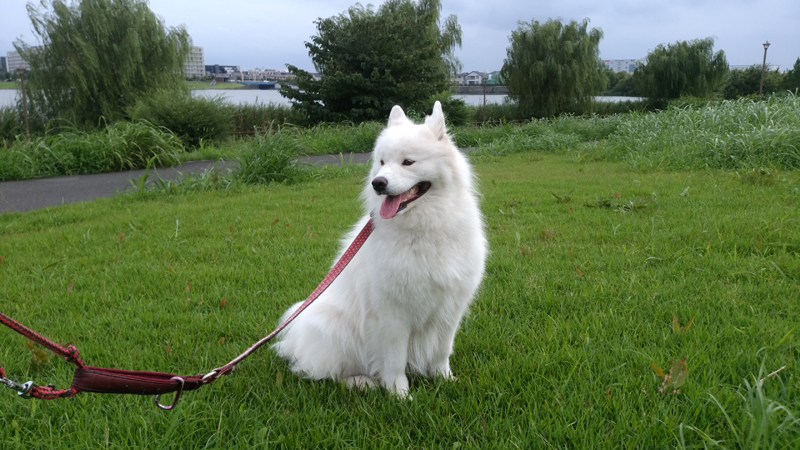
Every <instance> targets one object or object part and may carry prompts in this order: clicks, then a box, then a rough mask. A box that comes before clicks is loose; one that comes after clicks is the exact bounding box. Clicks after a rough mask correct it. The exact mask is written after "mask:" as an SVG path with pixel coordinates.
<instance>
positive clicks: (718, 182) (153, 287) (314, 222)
mask: <svg viewBox="0 0 800 450" xmlns="http://www.w3.org/2000/svg"><path fill="white" fill-rule="evenodd" d="M587 159H588V158H581V157H576V155H575V154H569V155H564V154H555V155H554V154H544V153H531V152H524V153H518V154H512V155H508V156H502V157H499V156H494V157H492V156H490V157H486V158H484V157H482V158H479V160H478V162H477V164H476V169H477V173H478V175H479V177H480V180H481V182H480V185H481V193H482V196H483V197H482V206H483V211H484V214H485V218H486V222H487V231H488V235H489V240H490V247H491V252H492V253H491V255H490V258H489V261H488V266H487V273H486V277H485V281H484V284H483V287H482V289H481V291H480V294H479V296H478V298H477V299H476V301H475V304H474V305H473V307H472V308H471V313H470V315H469V317H468V318H467V319H466V320H465V321H464V323H463V326H462V328H461V330H460V331H459V334H458V335H457V338H456V345H455V353H454V355H453V356H452V358H451V364H452V366H453V371H454V373H455V375H456V376H457V377H458V381H456V382H445V381H442V380H429V379H424V378H420V377H412V388H411V389H412V394H413V396H414V400H413V401H410V402H409V401H402V400H398V399H396V398H394V397H392V396H391V395H389V394H387V393H386V392H385V391H383V390H373V391H366V392H361V391H349V390H347V389H346V388H344V387H342V386H340V385H338V384H336V383H333V382H310V381H306V380H302V379H299V378H297V377H296V376H295V375H293V374H292V373H291V372H290V371H289V370H288V368H287V364H286V363H285V362H284V361H281V360H279V359H278V358H277V357H276V356H275V355H274V354H273V353H271V352H270V351H268V350H262V351H260V352H259V353H257V354H255V355H254V356H252V357H251V358H250V359H248V360H247V361H245V362H244V363H242V364H240V366H239V367H238V368H237V371H236V372H235V373H234V374H233V375H231V376H229V377H226V378H223V379H222V380H220V381H218V382H217V383H215V384H214V385H211V386H207V387H205V388H203V389H201V390H199V391H192V392H187V393H185V394H184V396H183V399H182V400H181V403H180V405H179V406H178V407H177V410H176V411H173V412H163V411H160V410H158V409H156V408H155V407H154V406H153V404H152V398H148V397H137V396H111V395H92V394H80V395H79V396H77V397H76V398H73V399H68V400H54V401H31V400H24V399H19V398H17V397H16V395H15V394H14V392H13V391H11V390H9V389H3V390H2V391H0V395H2V396H3V400H2V401H0V442H3V448H8V449H37V448H47V449H51V448H184V449H185V448H222V447H231V448H273V447H280V448H345V447H354V448H458V447H461V448H703V447H720V448H784V449H790V448H798V447H800V424H798V419H797V418H798V414H800V367H799V366H798V359H799V358H800V335H799V333H800V329H798V324H800V223H798V222H800V214H798V211H800V180H799V179H798V173H797V172H796V171H778V170H770V171H763V172H753V173H741V174H739V175H737V174H736V173H735V172H730V171H717V170H703V171H699V172H687V171H673V172H658V171H648V172H641V171H634V170H632V169H630V168H629V166H625V165H623V164H620V163H611V162H587V161H586V160H587ZM353 172H360V173H355V174H354V173H353ZM363 173H364V172H363V169H355V170H352V169H351V170H349V171H346V172H345V171H343V172H342V174H340V175H338V176H336V175H335V174H334V175H333V176H329V177H326V178H324V179H320V180H318V181H312V182H306V183H300V184H295V185H289V186H283V185H272V186H270V187H251V188H244V189H238V190H234V191H229V192H226V191H215V192H208V193H193V194H187V195H172V196H159V195H154V196H150V197H148V198H149V199H147V200H142V199H139V198H137V197H136V196H121V197H117V198H113V199H105V200H98V201H95V202H90V203H83V204H76V205H65V206H61V207H57V208H48V209H44V210H40V211H34V212H29V213H13V214H8V213H7V214H3V215H0V311H3V312H4V313H6V314H9V315H11V316H12V317H14V318H16V319H18V320H20V321H22V322H23V323H25V324H27V325H29V326H31V327H33V328H34V329H37V330H39V331H41V332H43V333H45V334H46V335H48V336H49V337H51V338H53V339H54V340H56V341H60V342H67V341H69V342H72V343H74V344H75V345H76V346H77V347H78V348H79V349H80V350H81V355H82V357H83V358H84V360H85V361H86V362H87V363H88V364H90V365H96V366H105V367H119V368H125V369H142V370H158V371H169V372H174V373H181V374H196V373H200V372H206V371H208V370H210V369H211V368H213V367H216V366H218V365H220V364H222V363H224V362H227V361H228V360H229V359H230V358H232V357H233V356H235V355H237V354H239V353H240V352H241V351H242V350H244V349H245V348H246V347H247V346H249V345H250V344H251V343H252V342H254V341H255V340H257V339H258V338H260V337H261V336H263V335H264V334H265V333H266V332H268V331H269V330H271V329H272V328H273V326H274V325H275V323H276V321H277V319H278V317H279V316H280V314H281V313H282V312H283V311H284V310H285V308H286V307H288V306H289V305H290V304H292V303H293V302H295V301H296V300H298V299H302V298H305V296H306V295H307V294H308V293H309V292H310V291H311V290H312V289H313V288H314V287H315V286H316V284H317V283H318V282H319V280H320V279H321V278H322V277H323V276H324V275H325V273H326V272H327V269H328V268H329V267H330V264H331V259H332V257H333V255H334V254H335V252H336V249H337V245H338V244H337V240H338V238H339V237H340V236H341V234H342V233H344V232H345V231H346V230H347V229H348V228H349V227H350V225H351V224H352V223H353V222H354V221H355V220H356V219H357V218H358V216H359V215H360V202H359V200H358V194H359V191H360V189H361V185H362V178H363ZM144 197H147V196H144ZM223 299H224V303H223ZM673 316H677V326H674V325H673ZM692 320H693V322H692ZM690 322H691V323H690ZM689 325H691V326H689ZM0 336H2V338H0V363H2V364H3V366H4V367H5V368H6V371H7V372H8V376H9V377H10V378H13V379H15V380H17V381H27V380H28V379H33V380H35V381H36V382H38V383H40V384H47V383H55V384H56V386H58V387H66V386H67V385H68V384H69V382H70V380H71V373H72V368H71V366H70V365H69V364H67V363H65V362H63V361H60V360H59V358H57V357H56V356H53V355H50V357H49V358H43V355H42V353H41V352H35V351H33V350H31V349H29V348H28V347H26V345H25V344H26V342H25V340H24V339H23V338H21V337H19V336H18V335H16V334H14V333H13V332H11V331H10V330H0ZM682 358H686V359H685V364H686V367H687V368H688V375H687V374H685V373H684V374H679V373H678V371H675V373H674V375H676V376H675V378H673V379H672V381H671V383H666V385H665V383H664V381H663V380H662V379H661V378H660V377H659V375H658V374H657V371H656V370H654V368H653V367H652V366H651V364H654V365H656V366H659V367H660V368H662V369H664V370H666V371H668V370H669V365H670V359H673V360H674V361H675V366H676V367H682V366H679V363H678V362H677V361H678V360H679V359H682ZM779 369H782V370H780V371H778V370H779ZM774 371H778V372H777V373H776V374H773V375H770V373H772V372H774ZM680 381H684V384H682V385H679V384H680ZM664 385H665V388H664V389H665V391H664V393H663V394H662V393H659V389H660V388H661V387H662V386H664ZM673 390H679V392H674V393H671V392H672V391H673ZM170 399H171V397H170V398H167V399H164V400H165V401H169V400H170Z"/></svg>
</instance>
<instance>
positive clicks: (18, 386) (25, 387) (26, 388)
mask: <svg viewBox="0 0 800 450" xmlns="http://www.w3.org/2000/svg"><path fill="white" fill-rule="evenodd" d="M0 383H2V384H5V385H6V386H7V387H10V388H11V389H14V390H15V391H17V395H19V396H20V397H22V398H32V396H31V394H30V391H31V388H32V387H34V386H36V383H34V382H33V381H28V382H25V383H17V382H16V381H14V380H9V379H8V378H6V377H2V378H0Z"/></svg>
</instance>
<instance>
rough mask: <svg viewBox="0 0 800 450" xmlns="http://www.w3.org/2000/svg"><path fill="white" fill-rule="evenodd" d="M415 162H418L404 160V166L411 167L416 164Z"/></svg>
mask: <svg viewBox="0 0 800 450" xmlns="http://www.w3.org/2000/svg"><path fill="white" fill-rule="evenodd" d="M415 162H416V161H412V160H410V159H404V160H403V165H404V166H410V165H412V164H414V163H415Z"/></svg>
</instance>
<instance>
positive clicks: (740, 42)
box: [0, 0, 800, 71]
mask: <svg viewBox="0 0 800 450" xmlns="http://www.w3.org/2000/svg"><path fill="white" fill-rule="evenodd" d="M354 3H355V2H353V1H350V0H328V1H324V0H289V1H285V0H281V1H277V0H276V1H263V0H242V1H236V2H219V1H218V0H216V1H211V0H193V1H186V0H151V1H150V8H151V9H152V10H153V11H155V12H156V14H158V15H160V16H161V17H162V18H163V19H164V21H165V22H166V24H167V25H168V26H178V25H181V24H184V25H185V26H186V28H187V30H188V31H189V33H190V34H191V35H192V38H193V40H194V43H195V45H200V46H202V47H204V49H205V58H206V63H207V64H214V63H217V64H237V65H240V66H242V68H245V69H248V68H256V67H259V68H282V67H284V66H285V64H287V63H289V64H294V65H297V66H299V67H301V68H304V69H307V70H312V69H313V66H312V64H311V60H310V58H309V57H308V53H307V50H306V48H305V46H304V42H305V41H308V40H309V39H310V37H311V36H312V35H314V34H315V32H316V28H315V26H314V21H315V20H317V18H319V17H330V16H333V15H336V14H339V13H342V12H344V11H345V10H347V8H348V7H350V6H352V5H353V4H354ZM380 3H381V2H375V4H376V5H378V4H380ZM365 4H366V2H365ZM442 13H443V15H445V16H446V15H449V14H455V15H457V16H458V20H459V23H460V24H461V27H462V30H463V46H462V48H461V49H460V50H458V51H457V53H456V54H457V56H458V57H459V59H460V60H461V62H462V63H463V66H464V69H465V70H487V71H489V70H498V69H500V67H501V66H502V64H503V60H504V58H505V55H506V48H507V47H508V37H509V36H510V34H511V31H512V30H514V29H515V28H516V27H517V24H518V22H519V21H526V22H529V21H531V20H539V21H540V22H544V21H546V20H548V19H550V18H559V17H560V18H562V19H563V20H571V19H575V20H581V19H583V18H589V19H590V27H596V28H601V29H602V30H603V32H604V38H603V40H602V41H601V43H600V56H601V57H602V58H604V59H628V58H641V57H644V56H646V55H647V53H648V51H650V50H652V49H653V48H655V47H656V46H657V45H658V44H668V43H673V42H675V41H678V40H691V39H697V38H705V37H708V36H713V37H715V38H716V46H715V49H718V50H719V49H721V50H724V51H725V53H726V55H727V58H728V61H729V62H730V63H731V64H736V65H739V64H742V65H743V64H760V62H761V58H762V56H763V52H764V49H763V47H762V45H761V44H762V43H763V42H764V40H766V39H769V41H770V43H772V46H771V47H770V48H769V52H768V58H767V60H768V62H769V63H771V64H773V65H780V66H781V68H782V69H788V68H790V67H791V66H792V65H793V64H794V61H795V60H796V59H797V58H798V57H800V27H798V26H797V23H798V21H800V2H798V1H797V0H759V1H757V0H733V1H730V0H729V1H726V0H693V1H685V0H671V1H664V0H656V1H647V2H646V1H641V0H613V1H606V2H598V1H596V0H595V1H586V0H565V1H560V2H549V1H530V0H490V1H487V0H443V11H442ZM20 36H22V37H23V40H25V41H26V42H28V43H34V42H35V40H34V35H33V33H32V31H31V27H30V22H29V20H28V17H27V13H26V10H25V1H22V0H10V1H9V0H6V1H5V2H3V6H0V44H2V45H0V54H4V53H5V52H6V51H8V50H12V49H13V47H12V45H11V43H12V42H13V41H14V40H15V39H17V38H19V37H20ZM3 47H5V48H3Z"/></svg>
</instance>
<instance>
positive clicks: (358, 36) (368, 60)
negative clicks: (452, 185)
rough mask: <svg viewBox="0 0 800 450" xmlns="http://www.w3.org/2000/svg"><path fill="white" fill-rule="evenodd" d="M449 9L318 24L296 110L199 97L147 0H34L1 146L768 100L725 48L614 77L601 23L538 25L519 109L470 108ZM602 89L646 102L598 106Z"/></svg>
mask: <svg viewBox="0 0 800 450" xmlns="http://www.w3.org/2000/svg"><path fill="white" fill-rule="evenodd" d="M441 9H442V5H441V0H416V1H414V0H388V1H386V2H384V3H383V4H381V5H380V6H379V7H378V8H377V9H376V8H375V7H373V6H371V5H368V6H362V5H360V4H356V5H355V6H353V7H351V8H349V9H348V10H347V11H345V12H343V13H342V14H339V15H337V16H334V17H330V18H326V19H319V20H317V21H316V22H315V24H316V28H317V32H316V34H315V35H314V36H312V37H311V40H310V41H309V42H306V43H305V45H306V47H307V48H308V50H309V55H310V56H311V59H312V62H313V63H314V66H315V68H316V69H317V70H318V71H319V72H321V73H322V74H323V77H322V78H321V79H314V77H313V76H312V75H311V74H310V73H309V72H306V71H304V70H301V69H299V68H298V67H297V66H294V65H289V69H290V71H291V72H292V73H294V74H295V75H296V77H297V78H296V81H297V87H296V88H294V87H291V86H284V87H283V88H282V89H281V94H282V95H284V96H285V97H286V98H288V99H290V100H291V101H292V106H291V107H280V106H274V105H255V106H246V105H243V106H233V105H228V104H224V103H223V102H222V101H220V100H218V99H216V100H215V99H211V100H208V99H199V98H193V97H192V96H191V94H190V93H189V92H188V91H186V87H185V84H184V83H183V75H182V68H183V62H184V59H185V57H186V55H187V52H188V49H189V46H190V42H189V37H188V34H187V32H186V30H184V29H183V28H181V27H177V28H170V27H167V26H165V25H164V23H163V21H162V20H161V19H160V18H159V17H158V16H157V15H155V13H153V12H152V11H151V10H150V9H149V7H148V4H147V2H146V1H144V0H114V1H111V0H80V1H79V2H75V3H71V4H65V3H63V2H60V1H53V2H52V3H49V4H48V3H47V2H43V3H42V4H41V6H36V5H34V4H29V5H28V11H29V15H30V18H31V21H32V23H33V29H34V32H35V33H36V35H37V36H38V39H39V41H40V42H42V43H43V44H44V45H42V46H40V47H30V46H28V45H26V44H25V43H24V42H19V41H18V42H16V43H15V47H16V48H17V50H18V51H19V52H20V53H21V55H22V56H23V57H24V58H25V59H26V60H27V61H28V62H29V64H30V66H31V71H30V72H29V76H28V78H27V81H26V83H25V90H26V94H27V98H28V100H29V102H28V104H27V105H18V106H17V107H16V108H10V109H9V108H6V109H2V110H0V140H1V141H4V142H5V143H6V145H8V144H9V142H11V141H14V140H15V139H17V138H18V137H19V136H22V135H23V131H24V128H23V127H24V125H23V124H24V122H25V121H24V120H23V116H24V115H25V114H24V113H25V109H27V122H28V123H29V127H30V129H31V131H32V133H33V134H39V135H42V134H48V133H57V132H59V131H60V130H65V129H69V130H71V129H78V130H81V131H91V130H101V129H103V128H104V127H106V126H109V125H112V124H114V123H116V122H118V121H137V120H144V121H147V122H148V123H151V124H153V125H155V126H158V127H162V128H163V129H165V130H168V131H169V132H172V133H174V134H175V135H177V136H178V137H179V138H180V139H181V140H182V141H183V142H184V143H185V144H186V146H187V148H189V149H192V148H196V147H198V146H200V145H201V143H203V142H218V141H224V140H225V139H228V138H229V137H231V136H237V135H242V134H252V133H255V132H256V130H257V129H262V130H263V129H267V128H269V127H270V126H271V125H275V124H292V125H295V126H314V125H316V124H319V123H352V124H358V123H362V122H369V121H384V120H385V118H386V117H387V115H388V112H389V110H390V108H391V107H392V106H393V105H401V106H403V107H404V109H405V110H406V111H408V112H409V114H410V115H411V116H416V117H422V116H423V115H424V114H425V113H427V112H429V111H430V107H431V105H432V104H433V103H434V102H435V101H437V100H438V101H441V102H442V105H443V107H444V109H445V114H446V116H447V117H448V119H449V120H450V121H451V124H453V125H465V124H470V123H475V122H480V123H486V122H489V123H493V122H505V121H519V120H530V119H531V118H546V117H555V116H558V115H561V114H573V115H593V114H600V115H608V114H615V113H624V112H628V111H631V110H641V109H659V108H664V107H665V106H666V105H667V104H668V102H669V101H674V100H675V99H678V98H680V97H684V96H691V97H696V98H715V97H716V98H737V97H741V96H752V95H755V94H757V92H758V86H759V83H760V71H758V70H757V68H755V67H753V68H748V69H744V70H732V71H731V70H729V68H728V63H727V61H726V59H725V54H724V52H723V51H722V50H717V51H715V49H714V40H713V39H712V38H706V39H698V40H691V41H680V42H676V43H673V44H666V45H665V44H661V45H658V46H657V47H656V48H655V50H653V51H652V52H651V53H650V54H648V55H647V58H646V61H645V63H644V64H640V65H639V66H638V67H637V68H636V70H635V72H634V73H633V74H620V73H613V72H612V71H610V70H608V69H605V67H604V64H603V61H602V60H601V59H600V57H599V43H600V41H601V40H602V38H603V32H602V30H600V29H598V28H589V20H588V19H584V20H582V21H580V22H578V21H575V20H572V21H569V22H565V21H562V20H560V19H554V20H547V21H546V22H539V21H537V20H533V21H531V22H520V24H519V27H518V28H517V29H516V30H513V31H512V32H511V36H510V45H509V47H508V48H507V51H506V52H507V54H506V58H505V61H504V64H503V67H502V70H501V79H502V82H503V83H504V84H506V85H507V86H508V89H509V95H508V96H509V99H510V100H511V102H510V103H508V104H504V105H491V106H488V107H486V108H482V107H481V108H475V107H468V106H467V105H465V104H464V102H463V101H461V100H458V99H456V98H454V97H453V96H452V95H451V94H450V89H449V88H450V86H451V83H452V76H453V74H455V73H456V72H457V71H459V70H460V69H461V63H460V61H459V60H458V59H457V58H456V57H455V54H454V52H455V50H456V49H457V48H458V47H460V46H461V34H462V32H461V27H460V25H459V23H458V20H457V17H456V16H454V15H451V16H448V17H443V16H442V15H441ZM109 67H113V68H114V70H113V71H109V70H107V69H108V68H109ZM757 81H758V82H757ZM798 88H800V58H798V61H797V63H795V66H794V68H792V69H791V70H789V71H788V72H786V73H783V74H781V73H778V72H777V71H773V70H769V71H767V73H766V76H765V80H764V92H765V93H767V94H770V93H776V92H781V91H787V90H790V91H791V90H795V89H798ZM602 93H606V94H609V95H628V96H639V97H645V98H647V101H640V102H623V103H617V104H608V103H601V102H595V101H594V100H593V98H594V96H596V95H600V94H602ZM23 106H25V107H27V108H24V107H23ZM0 143H1V142H0Z"/></svg>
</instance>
